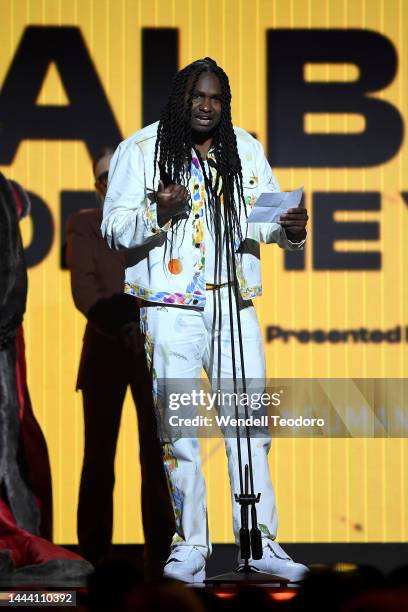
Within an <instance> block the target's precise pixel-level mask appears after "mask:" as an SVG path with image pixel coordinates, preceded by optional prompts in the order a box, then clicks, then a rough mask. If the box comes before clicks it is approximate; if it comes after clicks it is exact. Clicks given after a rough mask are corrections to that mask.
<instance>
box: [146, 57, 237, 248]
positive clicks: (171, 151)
mask: <svg viewBox="0 0 408 612" xmlns="http://www.w3.org/2000/svg"><path fill="white" fill-rule="evenodd" d="M203 72H211V73H213V74H215V75H216V76H217V77H218V80H219V82H220V85H221V117H220V122H219V125H218V127H217V129H216V132H215V134H214V138H213V143H212V152H213V154H214V157H215V160H216V165H217V172H218V175H219V177H220V179H221V184H222V193H223V199H224V209H225V210H228V213H229V214H230V216H231V220H232V225H233V231H234V234H235V235H236V236H238V237H239V238H240V241H241V240H242V231H241V226H240V223H239V218H240V213H241V207H242V206H243V204H244V195H243V181H242V168H241V160H240V158H239V155H238V148H237V140H236V137H235V133H234V129H233V126H232V119H231V89H230V85H229V80H228V77H227V75H226V74H225V72H224V70H223V69H222V68H221V67H220V66H218V65H217V63H216V62H215V61H214V60H213V59H211V58H210V57H206V58H204V59H200V60H197V61H195V62H193V63H192V64H189V65H188V66H186V67H185V68H183V69H182V70H180V71H179V72H178V73H177V74H176V75H175V78H174V81H173V85H172V89H171V92H170V96H169V98H168V101H167V104H166V106H165V107H164V109H163V111H162V114H161V117H160V122H159V127H158V131H157V140H156V148H155V156H154V168H155V177H154V179H155V178H156V169H157V167H158V166H159V167H160V168H163V169H164V170H165V172H166V173H167V174H168V176H169V177H170V178H171V181H172V183H176V184H180V185H184V186H185V187H187V189H188V184H189V180H190V167H191V157H192V155H191V151H192V149H193V147H194V143H193V142H192V137H191V126H190V119H191V105H192V98H193V93H194V89H195V86H196V84H197V81H198V79H199V77H200V75H201V74H202V73H203ZM197 154H198V152H197ZM198 156H199V154H198ZM199 158H200V157H199ZM206 187H207V196H208V197H207V199H208V205H209V210H210V215H211V217H212V218H213V217H214V214H216V213H215V212H214V211H215V210H216V209H218V208H219V206H217V203H216V197H214V196H216V195H217V194H216V193H215V194H214V192H212V193H210V192H209V189H208V185H207V181H206ZM234 193H237V194H238V200H239V201H238V202H235V196H234ZM243 209H244V211H245V206H243ZM179 222H180V221H177V222H176V223H174V225H173V227H174V228H175V229H177V227H178V225H179Z"/></svg>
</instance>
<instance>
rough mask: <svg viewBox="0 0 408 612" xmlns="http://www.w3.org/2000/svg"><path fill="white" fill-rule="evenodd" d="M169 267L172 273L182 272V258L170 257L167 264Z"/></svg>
mask: <svg viewBox="0 0 408 612" xmlns="http://www.w3.org/2000/svg"><path fill="white" fill-rule="evenodd" d="M167 267H168V269H169V272H170V273H171V274H180V272H181V271H182V269H183V266H182V263H181V261H180V259H170V261H169V263H168V264H167Z"/></svg>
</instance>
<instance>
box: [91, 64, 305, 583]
mask: <svg viewBox="0 0 408 612" xmlns="http://www.w3.org/2000/svg"><path fill="white" fill-rule="evenodd" d="M274 191H279V186H278V184H277V182H276V180H275V178H274V176H273V174H272V171H271V169H270V166H269V164H268V162H267V160H266V158H265V155H264V152H263V148H262V146H261V144H260V143H259V142H258V141H257V140H256V139H254V138H253V137H252V136H251V135H250V134H248V133H247V132H246V131H245V130H242V129H240V128H234V127H233V125H232V120H231V91H230V86H229V81H228V77H227V75H226V74H225V72H224V71H223V70H222V69H221V68H220V67H219V66H218V65H217V64H216V63H215V62H214V61H213V60H212V59H210V58H205V59H203V60H198V61H196V62H194V63H192V64H190V65H189V66H187V67H186V68H184V69H183V70H181V71H180V72H178V73H177V75H176V76H175V79H174V83H173V88H172V91H171V93H170V96H169V99H168V102H167V105H166V106H165V108H164V110H163V112H162V115H161V119H160V121H159V122H158V123H156V124H153V125H150V126H148V127H145V128H144V129H142V130H139V131H138V132H136V133H135V134H134V135H133V136H131V137H130V138H128V139H127V140H125V141H124V142H123V143H121V145H119V147H118V149H117V150H116V152H115V155H114V157H113V159H112V162H111V170H110V176H109V186H108V193H107V196H106V199H105V205H104V219H103V223H102V233H103V235H104V236H105V238H106V239H107V241H108V243H109V244H110V246H111V247H112V248H115V249H132V251H131V253H132V254H131V255H130V253H129V258H128V259H129V264H128V265H129V267H128V268H127V271H126V282H125V291H126V292H127V293H129V294H132V295H135V296H138V297H139V298H141V299H142V304H143V306H142V307H141V320H142V325H143V331H144V333H145V339H146V342H145V345H146V351H147V356H148V360H149V363H150V367H151V372H152V379H153V391H154V394H155V398H156V408H157V416H158V420H159V425H163V422H164V421H165V418H166V415H167V416H168V414H169V413H168V412H167V410H168V408H169V404H168V402H167V398H168V396H169V393H168V389H167V388H166V386H167V385H169V384H170V382H171V381H172V380H174V379H178V381H180V380H185V381H190V382H191V381H192V380H197V379H199V378H200V375H201V369H202V368H204V369H205V370H206V373H207V375H208V377H209V379H210V381H211V382H212V383H213V388H214V381H218V382H219V381H220V380H221V379H223V380H226V379H229V380H230V381H231V380H235V381H236V380H237V379H240V380H245V379H248V381H249V380H257V381H258V387H259V381H260V380H261V381H263V384H264V379H265V358H264V350H263V343H262V335H261V331H260V328H259V324H258V321H257V318H256V314H255V310H254V307H253V304H252V301H251V300H252V298H254V297H256V296H257V295H260V294H261V291H262V289H261V278H260V261H259V243H260V242H266V243H271V242H275V243H277V244H278V245H279V246H280V247H282V248H285V249H289V250H294V249H299V248H302V246H303V243H304V241H305V238H306V231H305V227H306V222H307V213H306V211H305V209H302V208H299V209H290V210H289V211H288V212H287V214H285V215H283V216H282V217H281V220H280V223H268V224H266V223H265V224H254V223H247V217H248V214H249V212H250V209H251V206H252V205H253V204H254V202H255V201H256V199H257V197H258V196H259V195H260V194H261V193H263V192H274ZM169 381H170V382H169ZM190 408H191V407H190ZM163 429H164V427H162V444H163V455H164V464H165V469H166V473H167V477H168V482H169V488H170V491H171V494H172V501H173V507H174V513H175V519H176V533H175V535H174V538H173V542H172V550H171V554H170V557H169V559H168V561H167V564H166V566H165V575H167V576H172V577H175V578H178V579H180V580H183V581H185V582H201V581H202V580H203V579H204V577H205V561H206V559H207V557H208V556H209V554H210V552H211V544H210V540H209V536H208V526H207V509H206V493H205V483H204V479H203V476H202V472H201V466H200V452H199V446H198V443H197V440H196V438H191V437H186V436H184V437H183V436H181V437H180V436H178V435H173V436H171V435H170V436H169V435H164V434H163ZM270 442H271V441H270V437H269V435H268V434H266V435H265V436H264V437H261V438H259V437H258V438H257V439H256V440H254V443H253V444H252V453H251V458H252V468H253V487H254V491H255V493H258V492H260V493H261V496H260V502H259V503H258V504H257V513H258V520H259V526H260V528H261V531H262V545H263V548H262V551H263V552H262V558H261V559H259V560H251V561H250V562H251V565H252V566H253V567H254V568H256V569H257V570H259V571H264V572H268V573H273V574H278V575H280V576H284V577H287V578H288V579H289V580H290V581H291V582H297V581H299V580H301V579H302V578H303V577H304V575H305V574H306V572H307V568H306V567H305V566H303V565H301V564H298V563H295V562H294V561H293V560H292V559H291V558H290V557H289V556H288V555H287V554H286V553H285V552H284V551H283V549H282V548H281V547H280V546H279V544H278V543H277V542H276V541H275V538H276V531H277V514H276V508H275V496H274V491H273V487H272V483H271V480H270V476H269V469H268V451H269V448H270ZM225 447H226V452H227V457H228V470H229V477H230V483H231V494H232V498H233V515H234V516H233V519H234V520H233V525H234V532H235V537H236V541H237V543H238V542H239V529H240V507H239V505H238V504H237V503H235V501H234V493H238V492H239V489H240V485H241V479H240V471H239V469H238V451H239V449H238V444H237V438H234V437H229V436H228V437H225ZM240 453H241V458H242V463H243V464H244V465H245V464H247V463H248V462H249V459H248V449H247V447H246V445H245V444H242V445H241V449H240ZM241 489H242V487H241Z"/></svg>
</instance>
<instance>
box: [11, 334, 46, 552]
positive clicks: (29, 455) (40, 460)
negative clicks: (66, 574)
mask: <svg viewBox="0 0 408 612" xmlns="http://www.w3.org/2000/svg"><path fill="white" fill-rule="evenodd" d="M16 352H17V364H16V368H17V394H18V403H19V407H20V410H19V417H20V438H21V444H22V448H23V449H24V455H25V460H26V464H27V468H28V472H29V480H30V484H31V490H32V491H33V493H34V496H35V500H36V503H37V505H38V507H39V510H40V535H41V536H42V537H43V538H46V539H47V540H52V486H51V468H50V462H49V458H48V449H47V443H46V441H45V438H44V434H43V432H42V431H41V428H40V426H39V424H38V421H37V419H36V418H35V416H34V413H33V409H32V406H31V400H30V394H29V392H28V386H27V373H26V361H25V344H24V332H23V326H22V325H21V326H20V327H19V329H18V330H17V337H16Z"/></svg>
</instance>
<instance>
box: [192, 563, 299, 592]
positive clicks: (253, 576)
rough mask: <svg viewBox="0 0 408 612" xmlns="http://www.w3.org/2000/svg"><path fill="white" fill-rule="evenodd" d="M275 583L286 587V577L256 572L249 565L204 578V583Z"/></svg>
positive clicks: (287, 581)
mask: <svg viewBox="0 0 408 612" xmlns="http://www.w3.org/2000/svg"><path fill="white" fill-rule="evenodd" d="M236 583H239V584H268V585H269V586H271V585H272V584H276V585H277V586H279V587H286V586H287V585H288V583H289V580H288V579H287V578H284V577H283V576H277V575H276V574H266V573H265V572H258V571H256V570H254V569H252V568H251V566H249V567H248V568H245V567H242V568H239V569H236V570H235V571H233V572H228V573H226V574H219V575H218V576H213V577H212V578H206V579H205V580H204V584H217V585H220V584H236Z"/></svg>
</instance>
